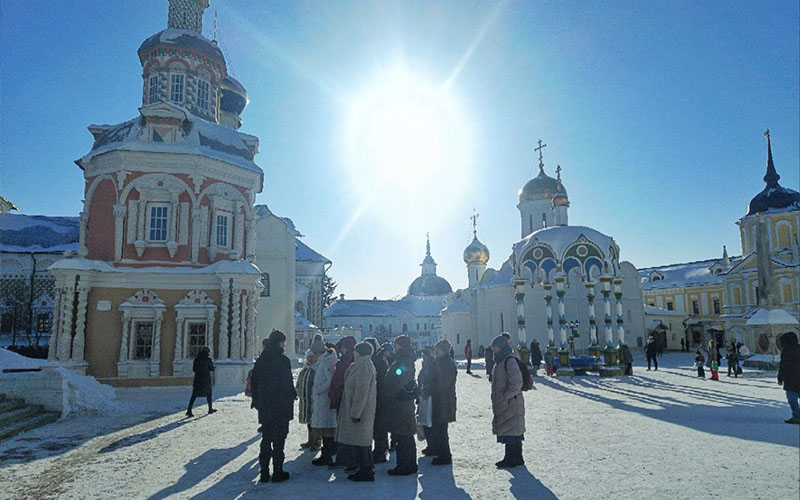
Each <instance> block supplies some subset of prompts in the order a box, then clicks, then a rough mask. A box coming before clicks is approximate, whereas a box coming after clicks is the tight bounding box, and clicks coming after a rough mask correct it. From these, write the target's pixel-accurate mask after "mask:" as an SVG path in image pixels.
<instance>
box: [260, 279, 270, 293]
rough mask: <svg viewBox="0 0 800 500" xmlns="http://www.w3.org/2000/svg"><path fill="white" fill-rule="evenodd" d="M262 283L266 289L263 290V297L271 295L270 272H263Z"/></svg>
mask: <svg viewBox="0 0 800 500" xmlns="http://www.w3.org/2000/svg"><path fill="white" fill-rule="evenodd" d="M261 284H262V285H264V289H263V290H261V296H262V297H269V273H261Z"/></svg>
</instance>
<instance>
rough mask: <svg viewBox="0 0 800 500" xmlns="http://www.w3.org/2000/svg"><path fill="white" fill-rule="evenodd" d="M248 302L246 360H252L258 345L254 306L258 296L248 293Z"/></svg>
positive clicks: (256, 313) (256, 312)
mask: <svg viewBox="0 0 800 500" xmlns="http://www.w3.org/2000/svg"><path fill="white" fill-rule="evenodd" d="M247 302H248V309H247V311H248V319H247V325H248V326H247V360H248V361H250V360H253V359H255V357H256V354H257V352H258V351H257V350H256V349H257V347H256V344H257V343H258V336H257V335H258V329H257V326H256V325H257V323H256V320H257V315H258V311H257V310H256V305H257V304H258V296H257V294H256V293H255V292H250V293H249V294H248V298H247Z"/></svg>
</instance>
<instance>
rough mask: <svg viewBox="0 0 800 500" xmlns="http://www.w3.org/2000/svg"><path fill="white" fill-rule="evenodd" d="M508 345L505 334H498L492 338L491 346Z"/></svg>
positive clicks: (500, 346)
mask: <svg viewBox="0 0 800 500" xmlns="http://www.w3.org/2000/svg"><path fill="white" fill-rule="evenodd" d="M507 345H508V338H507V337H506V336H505V335H498V336H497V337H495V338H494V340H492V347H499V348H500V349H502V348H503V347H505V346H507Z"/></svg>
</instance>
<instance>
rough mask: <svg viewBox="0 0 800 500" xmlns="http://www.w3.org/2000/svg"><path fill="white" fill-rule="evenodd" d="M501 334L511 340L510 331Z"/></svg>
mask: <svg viewBox="0 0 800 500" xmlns="http://www.w3.org/2000/svg"><path fill="white" fill-rule="evenodd" d="M500 335H502V336H503V337H505V338H507V339H508V340H511V334H510V333H508V332H503V333H501V334H500Z"/></svg>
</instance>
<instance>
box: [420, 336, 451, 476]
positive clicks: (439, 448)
mask: <svg viewBox="0 0 800 500" xmlns="http://www.w3.org/2000/svg"><path fill="white" fill-rule="evenodd" d="M450 349H451V345H450V342H448V341H447V339H442V340H440V341H439V342H437V343H436V346H435V353H436V354H435V355H436V358H435V359H434V361H433V365H432V366H431V376H430V377H429V379H428V380H429V383H428V384H427V385H426V387H425V394H424V395H423V396H430V397H431V405H432V406H433V412H432V413H433V418H432V423H433V425H432V426H431V432H430V436H429V437H428V450H429V452H430V453H431V454H432V455H435V458H434V459H433V462H431V464H433V465H449V464H452V463H453V457H452V455H451V453H450V437H449V436H448V430H447V427H448V425H449V424H450V423H451V422H455V421H456V377H457V376H458V370H456V364H455V361H453V358H451V357H450Z"/></svg>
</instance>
